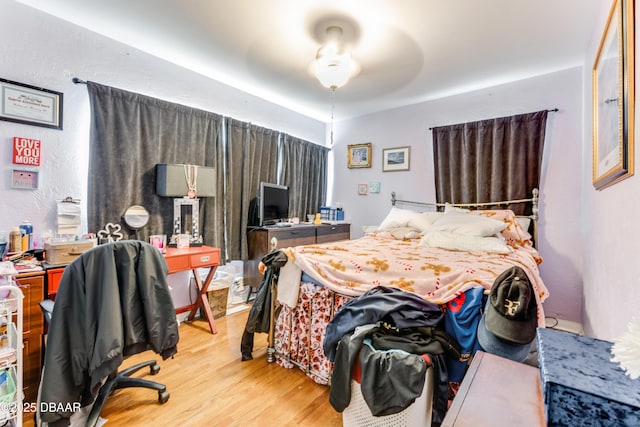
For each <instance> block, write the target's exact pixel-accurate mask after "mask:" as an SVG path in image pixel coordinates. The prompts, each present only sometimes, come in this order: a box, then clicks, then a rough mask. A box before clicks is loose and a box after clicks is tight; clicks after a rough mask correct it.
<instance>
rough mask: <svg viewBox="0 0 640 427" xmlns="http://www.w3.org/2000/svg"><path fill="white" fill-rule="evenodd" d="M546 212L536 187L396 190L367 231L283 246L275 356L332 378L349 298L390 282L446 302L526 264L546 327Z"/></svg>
mask: <svg viewBox="0 0 640 427" xmlns="http://www.w3.org/2000/svg"><path fill="white" fill-rule="evenodd" d="M515 203H528V204H530V210H529V211H530V212H532V213H531V215H529V216H527V217H517V216H516V215H515V214H514V213H513V211H511V210H510V209H508V206H509V205H511V204H515ZM537 215H538V206H537V191H534V193H533V197H532V198H530V199H522V200H511V201H503V202H492V203H481V204H467V205H450V204H431V203H418V202H410V201H404V200H397V199H396V198H395V194H394V195H393V196H392V207H391V210H390V211H389V213H388V215H387V216H386V218H385V219H384V220H383V221H382V223H381V224H379V225H378V226H375V227H371V228H370V229H368V230H365V231H366V234H365V236H363V237H362V238H359V239H354V240H347V241H341V242H332V243H327V244H316V245H309V246H298V247H292V248H285V249H283V251H284V252H285V253H286V254H287V256H288V258H289V262H287V264H286V265H285V267H283V268H282V269H281V271H280V277H279V279H278V284H277V295H278V298H277V300H278V304H277V305H278V306H277V307H274V309H273V310H272V311H273V313H274V321H273V322H272V328H271V331H270V333H269V335H270V337H269V343H270V345H269V348H268V350H267V358H268V360H269V361H274V360H275V361H276V362H277V363H278V364H279V365H280V366H282V367H285V368H293V367H296V366H297V367H299V368H300V369H302V370H303V371H305V373H306V374H307V375H308V376H309V377H310V378H312V379H313V380H314V381H315V382H317V383H319V384H328V382H329V379H330V376H331V369H332V364H331V363H330V362H329V360H328V359H327V357H326V356H325V355H324V352H323V339H324V335H325V329H326V326H327V324H328V322H329V321H330V320H331V319H332V317H333V315H334V313H336V312H337V311H338V310H339V309H340V308H341V306H342V305H344V304H345V303H346V302H348V301H349V300H350V299H352V298H354V297H356V296H359V295H362V294H363V293H365V292H367V291H368V290H370V289H372V288H373V287H377V286H390V287H395V288H400V289H402V290H405V291H408V292H412V293H415V294H417V295H420V296H421V297H423V298H424V299H425V300H427V301H430V302H434V303H436V304H439V305H440V306H441V307H442V308H443V310H446V309H447V307H448V305H449V304H451V303H452V302H455V301H456V300H459V298H460V297H461V295H464V294H465V293H466V292H467V291H469V290H472V289H476V290H477V289H481V290H482V291H488V290H489V289H491V285H492V284H493V282H494V280H495V279H496V277H497V276H498V275H499V274H500V273H501V272H503V271H504V270H506V269H508V268H510V267H512V266H520V267H521V268H523V269H524V270H525V271H526V273H527V275H528V277H529V279H530V281H531V284H532V285H533V288H534V290H535V297H536V302H537V306H538V324H539V326H541V327H544V311H543V306H542V303H543V302H544V300H545V299H546V298H547V297H548V295H549V292H548V290H547V288H546V287H545V285H544V283H543V281H542V279H541V278H540V274H539V270H538V265H539V264H540V263H541V262H542V259H541V257H540V255H539V254H538V252H537V250H536V248H535V246H534V241H535V238H536V237H537V236H536V233H537V231H536V222H537V219H538V218H537ZM274 300H275V299H274Z"/></svg>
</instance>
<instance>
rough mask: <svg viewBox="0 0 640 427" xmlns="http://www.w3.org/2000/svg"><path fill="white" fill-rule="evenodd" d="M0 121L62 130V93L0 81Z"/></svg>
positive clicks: (9, 81)
mask: <svg viewBox="0 0 640 427" xmlns="http://www.w3.org/2000/svg"><path fill="white" fill-rule="evenodd" d="M0 120H6V121H8V122H16V123H24V124H27V125H34V126H43V127H47V128H53V129H60V130H62V93H61V92H55V91H53V90H49V89H44V88H41V87H36V86H31V85H26V84H24V83H18V82H12V81H11V80H5V79H0Z"/></svg>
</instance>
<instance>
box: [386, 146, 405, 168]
mask: <svg viewBox="0 0 640 427" xmlns="http://www.w3.org/2000/svg"><path fill="white" fill-rule="evenodd" d="M410 151H411V147H398V148H385V149H383V150H382V172H394V171H408V170H409V153H410Z"/></svg>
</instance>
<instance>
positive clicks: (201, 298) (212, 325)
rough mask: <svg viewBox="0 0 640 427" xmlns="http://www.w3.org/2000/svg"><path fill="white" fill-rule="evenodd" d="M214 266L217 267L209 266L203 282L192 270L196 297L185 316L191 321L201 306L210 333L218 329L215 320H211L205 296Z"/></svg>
mask: <svg viewBox="0 0 640 427" xmlns="http://www.w3.org/2000/svg"><path fill="white" fill-rule="evenodd" d="M216 268H217V267H211V268H210V269H209V274H207V278H206V279H204V282H202V279H200V275H199V274H198V270H197V269H194V270H193V278H194V279H195V281H196V287H197V288H198V299H197V300H196V302H195V303H194V304H193V307H192V308H191V312H190V313H189V317H187V320H189V321H192V320H193V319H194V318H195V317H196V312H197V311H198V308H199V307H200V306H202V309H203V310H204V314H205V317H206V318H207V321H208V322H209V329H211V333H212V334H216V333H218V329H217V328H216V322H215V321H214V320H213V313H211V306H210V305H209V299H208V298H207V289H209V284H210V283H211V279H213V275H214V274H215V272H216Z"/></svg>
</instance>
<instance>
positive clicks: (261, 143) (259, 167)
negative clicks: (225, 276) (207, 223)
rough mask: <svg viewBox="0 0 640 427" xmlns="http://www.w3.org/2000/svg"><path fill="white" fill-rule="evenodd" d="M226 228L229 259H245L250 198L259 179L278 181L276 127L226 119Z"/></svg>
mask: <svg viewBox="0 0 640 427" xmlns="http://www.w3.org/2000/svg"><path fill="white" fill-rule="evenodd" d="M226 129H227V141H228V144H227V147H228V151H227V156H228V165H229V166H228V168H229V169H228V171H227V177H228V180H227V188H226V191H227V195H226V200H227V215H226V222H227V231H228V233H229V235H228V236H227V237H228V239H227V241H228V245H229V246H228V248H227V249H228V256H229V259H243V260H246V259H247V238H246V230H247V226H248V219H249V206H250V204H251V200H252V199H253V198H255V197H256V196H257V194H258V189H259V186H260V181H265V182H270V183H277V173H278V135H279V133H278V132H277V131H274V130H271V129H265V128H261V127H259V126H255V125H252V124H250V123H245V122H240V121H237V120H233V119H227V127H226Z"/></svg>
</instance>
